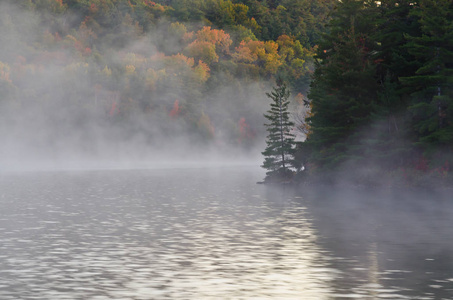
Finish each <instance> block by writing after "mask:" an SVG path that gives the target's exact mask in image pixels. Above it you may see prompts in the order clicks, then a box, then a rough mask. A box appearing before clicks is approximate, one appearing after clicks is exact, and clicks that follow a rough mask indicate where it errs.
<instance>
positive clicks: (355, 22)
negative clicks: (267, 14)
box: [300, 0, 453, 184]
mask: <svg viewBox="0 0 453 300" xmlns="http://www.w3.org/2000/svg"><path fill="white" fill-rule="evenodd" d="M331 17H332V20H331V22H330V23H329V25H328V28H329V31H328V32H326V33H325V34H324V36H323V38H322V39H321V40H320V41H319V47H318V49H317V52H316V56H315V58H316V70H315V72H314V76H313V81H312V83H311V89H310V92H309V95H308V97H309V99H310V100H311V103H310V107H311V108H312V110H311V112H310V115H309V116H308V118H307V121H308V122H307V124H308V126H309V131H308V133H307V139H306V141H305V142H304V143H303V145H301V146H300V152H301V153H304V154H305V155H306V157H308V159H307V160H308V162H307V164H308V165H310V166H311V167H312V171H313V172H316V170H319V171H322V170H333V169H334V170H335V169H336V170H349V171H353V172H350V173H354V174H355V175H354V176H356V177H362V178H363V177H366V176H364V175H366V174H364V173H366V172H368V171H369V170H370V169H374V172H377V173H378V174H380V175H381V178H382V180H384V181H390V180H392V179H394V177H392V176H391V172H397V173H398V172H399V173H400V175H402V176H400V177H401V178H406V179H407V178H408V177H409V176H412V177H413V176H418V177H419V178H418V179H414V182H417V183H420V184H421V183H422V181H424V182H425V183H427V184H431V183H439V182H446V181H447V179H448V177H449V176H451V175H449V168H450V165H451V164H452V163H453V152H452V151H453V102H452V101H453V2H452V1H449V0H440V1H432V0H421V1H396V0H387V1H354V0H344V1H341V3H340V4H339V5H338V6H337V8H336V9H335V10H334V11H333V12H332V15H331ZM359 170H362V171H364V170H365V171H364V173H361V172H360V171H359ZM414 174H415V175H414ZM417 180H418V181H417Z"/></svg>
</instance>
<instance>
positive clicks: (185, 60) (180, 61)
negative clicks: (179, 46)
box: [167, 53, 195, 67]
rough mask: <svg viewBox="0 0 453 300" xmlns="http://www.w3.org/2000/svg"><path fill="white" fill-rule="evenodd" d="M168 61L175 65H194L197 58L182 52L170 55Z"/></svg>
mask: <svg viewBox="0 0 453 300" xmlns="http://www.w3.org/2000/svg"><path fill="white" fill-rule="evenodd" d="M167 61H168V62H169V63H170V64H173V65H187V66H189V67H193V65H194V64H195V60H194V59H193V58H191V57H187V56H185V55H182V54H180V53H178V54H175V55H172V56H170V57H168V58H167Z"/></svg>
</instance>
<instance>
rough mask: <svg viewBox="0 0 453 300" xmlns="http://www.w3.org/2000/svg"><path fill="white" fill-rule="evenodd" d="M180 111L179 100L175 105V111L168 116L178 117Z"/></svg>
mask: <svg viewBox="0 0 453 300" xmlns="http://www.w3.org/2000/svg"><path fill="white" fill-rule="evenodd" d="M179 112H180V109H179V100H175V103H174V104H173V109H172V110H171V111H170V113H169V114H168V115H169V116H170V117H177V116H178V115H179Z"/></svg>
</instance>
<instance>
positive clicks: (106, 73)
mask: <svg viewBox="0 0 453 300" xmlns="http://www.w3.org/2000/svg"><path fill="white" fill-rule="evenodd" d="M102 74H104V75H105V76H112V70H110V68H109V67H107V66H105V67H104V69H103V70H102Z"/></svg>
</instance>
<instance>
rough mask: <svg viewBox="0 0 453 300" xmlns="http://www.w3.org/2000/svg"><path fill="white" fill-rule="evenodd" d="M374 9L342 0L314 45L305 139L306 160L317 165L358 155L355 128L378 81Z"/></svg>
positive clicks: (365, 117) (363, 121) (365, 116)
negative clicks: (326, 31) (309, 131)
mask: <svg viewBox="0 0 453 300" xmlns="http://www.w3.org/2000/svg"><path fill="white" fill-rule="evenodd" d="M376 12H377V10H376V4H375V3H374V1H356V0H345V1H342V2H341V3H339V4H338V7H337V10H336V11H335V13H334V15H333V19H332V22H331V23H330V26H331V28H330V33H329V34H327V35H326V36H325V37H324V38H323V40H322V41H321V43H320V47H319V48H318V52H317V55H316V58H317V62H316V70H315V73H314V76H313V81H312V83H311V89H310V93H309V95H308V97H309V99H310V100H311V102H312V105H313V109H312V112H313V116H312V117H310V118H309V119H308V121H309V123H310V126H311V129H312V134H311V135H310V136H309V137H308V138H307V140H306V142H305V143H306V145H308V146H310V147H311V148H312V151H311V153H312V157H311V162H312V163H313V164H315V165H316V166H317V167H319V168H321V169H322V168H333V167H337V166H339V164H341V163H343V162H345V161H346V160H350V159H359V156H361V155H362V152H363V151H362V149H359V147H358V145H359V144H360V141H359V139H358V136H357V135H356V133H357V131H358V130H359V129H362V128H363V127H364V126H366V125H367V124H368V122H369V121H370V118H371V115H372V112H373V106H374V103H375V102H376V100H377V91H378V87H379V86H378V83H377V80H376V63H375V62H374V59H373V56H374V53H375V50H376V47H377V43H376V42H375V41H374V40H373V38H372V36H371V35H372V33H373V32H374V30H375V29H376V24H375V18H376V15H377V14H376Z"/></svg>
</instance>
